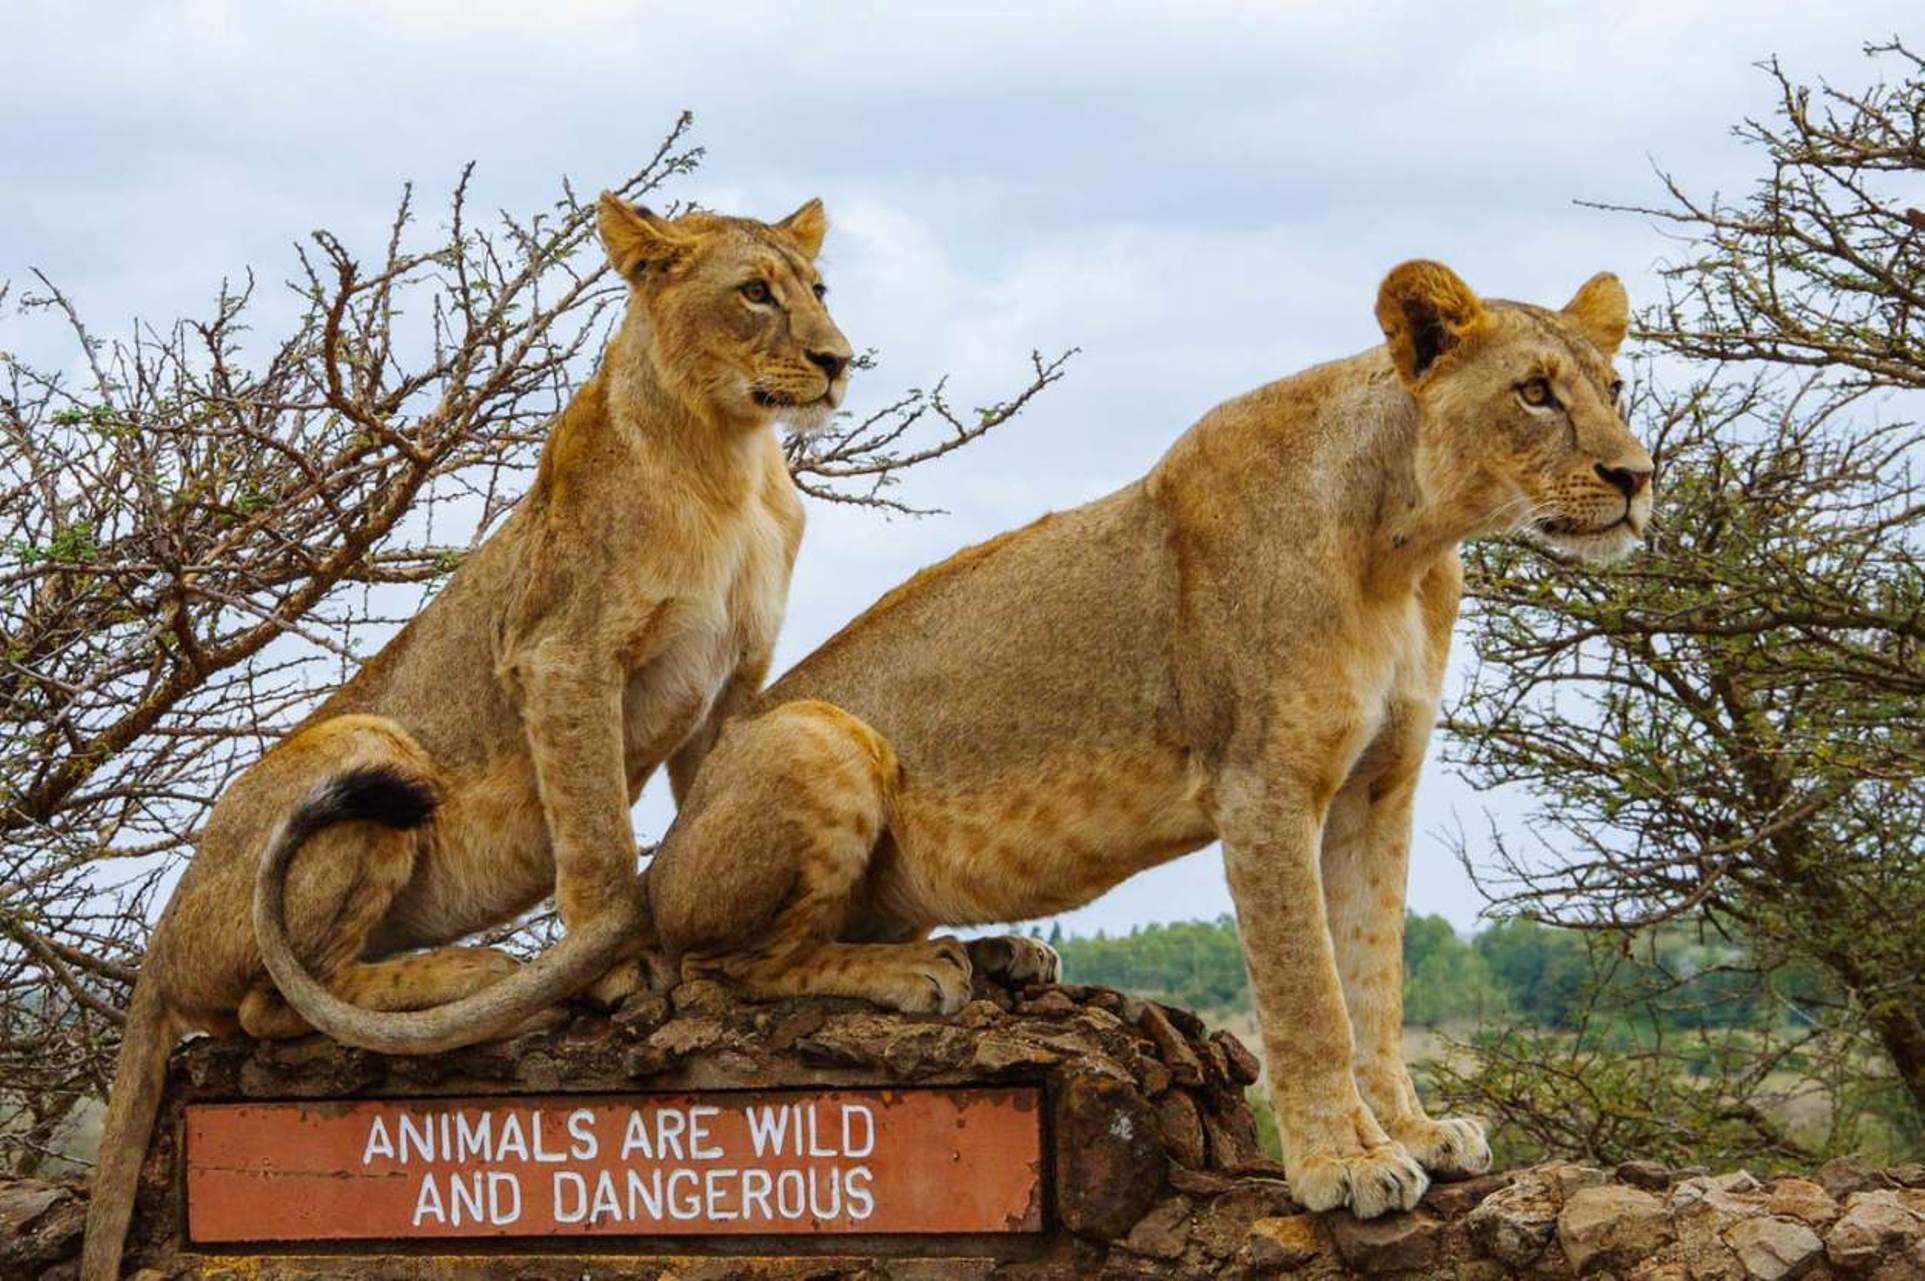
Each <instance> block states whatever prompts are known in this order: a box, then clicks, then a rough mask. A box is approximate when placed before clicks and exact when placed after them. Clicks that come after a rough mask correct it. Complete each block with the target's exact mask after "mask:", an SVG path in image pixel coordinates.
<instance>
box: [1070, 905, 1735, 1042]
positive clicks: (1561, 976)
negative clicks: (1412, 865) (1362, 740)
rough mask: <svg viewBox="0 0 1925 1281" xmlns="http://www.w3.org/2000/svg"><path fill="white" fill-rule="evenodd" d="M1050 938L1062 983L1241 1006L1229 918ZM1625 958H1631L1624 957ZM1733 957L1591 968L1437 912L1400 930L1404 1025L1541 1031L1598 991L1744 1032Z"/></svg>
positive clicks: (1668, 949) (1510, 931)
mask: <svg viewBox="0 0 1925 1281" xmlns="http://www.w3.org/2000/svg"><path fill="white" fill-rule="evenodd" d="M1050 942H1051V943H1052V944H1054V945H1055V947H1056V949H1057V951H1059V952H1061V953H1062V956H1063V972H1064V977H1065V978H1066V979H1067V980H1068V981H1070V982H1073V983H1097V984H1101V985H1103V986H1105V987H1116V988H1122V989H1123V990H1125V991H1129V992H1135V993H1139V994H1141V995H1144V996H1150V997H1154V998H1155V999H1157V1000H1161V1001H1166V1002H1168V1003H1170V1004H1173V1005H1184V1006H1189V1007H1192V1008H1195V1009H1200V1010H1205V1011H1230V1010H1246V1011H1247V1010H1248V1009H1249V1008H1250V989H1249V980H1248V978H1247V976H1246V974H1245V972H1244V968H1243V952H1242V949H1241V947H1240V945H1239V943H1238V941H1237V928H1236V922H1235V921H1234V920H1233V919H1232V918H1231V917H1229V916H1221V917H1218V918H1217V919H1216V920H1214V921H1183V922H1177V923H1172V924H1167V925H1146V926H1141V927H1139V928H1137V929H1133V930H1131V931H1130V932H1129V933H1128V934H1122V935H1116V936H1110V935H1107V934H1104V933H1101V932H1099V933H1097V934H1095V935H1094V936H1089V937H1083V936H1074V937H1072V936H1065V935H1064V934H1063V933H1062V931H1061V930H1060V928H1059V929H1057V930H1055V931H1053V932H1052V934H1051V937H1050ZM1632 952H1635V953H1636V956H1635V957H1634V956H1633V955H1632V954H1631V953H1632ZM1736 952H1737V949H1735V948H1734V947H1732V946H1731V945H1729V944H1709V943H1705V942H1703V941H1702V940H1699V939H1697V937H1696V936H1695V935H1694V934H1692V933H1691V932H1690V931H1688V930H1682V929H1680V930H1676V931H1671V932H1667V933H1665V934H1662V935H1658V936H1655V938H1653V937H1650V936H1647V937H1646V939H1645V940H1644V942H1643V944H1642V945H1641V946H1640V947H1638V948H1636V949H1631V950H1628V951H1626V952H1625V953H1624V954H1622V955H1619V956H1614V957H1612V958H1611V959H1610V961H1609V963H1608V964H1602V965H1601V964H1600V963H1599V961H1598V958H1597V957H1595V956H1594V955H1593V953H1592V951H1591V948H1590V944H1589V942H1588V941H1587V940H1586V938H1585V937H1584V936H1583V935H1581V934H1578V933H1576V932H1573V931H1570V930H1561V929H1554V928H1551V927H1548V926H1543V925H1538V924H1535V923H1533V922H1530V921H1522V920H1519V921H1505V922H1501V923H1499V924H1495V925H1492V926H1489V927H1488V928H1486V929H1484V930H1482V931H1480V932H1479V933H1477V934H1475V935H1473V936H1472V937H1470V938H1465V937H1464V936H1462V935H1460V934H1458V933H1457V932H1456V931H1455V930H1454V929H1452V928H1451V925H1450V922H1448V921H1446V920H1445V919H1444V918H1443V917H1441V916H1424V915H1419V914H1417V913H1414V912H1413V913H1411V914H1410V915H1409V916H1408V917H1406V918H1405V922H1404V1021H1405V1022H1406V1023H1407V1024H1411V1025H1413V1026H1422V1027H1436V1026H1439V1025H1442V1024H1464V1023H1476V1022H1482V1021H1484V1020H1486V1019H1493V1020H1501V1021H1504V1022H1512V1023H1530V1024H1536V1025H1539V1026H1543V1027H1550V1028H1559V1027H1570V1026H1573V1025H1574V1024H1575V1023H1576V1022H1577V1021H1578V1019H1579V1017H1580V1015H1581V1013H1582V1011H1583V1009H1584V1008H1585V1007H1586V1006H1588V1005H1589V1004H1590V1003H1591V1002H1592V1001H1593V1000H1594V999H1595V998H1596V996H1597V995H1598V992H1599V984H1600V983H1602V984H1604V985H1605V986H1606V987H1607V988H1608V989H1609V990H1610V992H1611V994H1612V995H1613V996H1614V997H1615V998H1617V999H1618V1001H1619V1002H1620V1003H1625V1002H1626V1001H1627V999H1629V1000H1631V1001H1634V1002H1635V1003H1636V1004H1638V1005H1639V1006H1640V1007H1641V1008H1642V1009H1644V1010H1647V1011H1648V1012H1649V1014H1650V1016H1651V1017H1654V1018H1658V1019H1661V1020H1662V1021H1663V1022H1664V1023H1665V1024H1666V1025H1668V1026H1675V1027H1733V1026H1748V1025H1753V1024H1755V1023H1756V1022H1757V1021H1758V1020H1760V1019H1764V1018H1768V1017H1771V1015H1770V1014H1769V1012H1768V1011H1769V1006H1768V1005H1767V1003H1766V1002H1765V1001H1764V999H1763V994H1762V993H1761V992H1759V991H1758V990H1757V989H1756V987H1755V984H1746V983H1740V982H1737V981H1735V976H1734V975H1732V974H1731V973H1729V972H1728V971H1727V969H1725V968H1724V967H1723V963H1724V962H1725V961H1728V960H1729V959H1731V957H1732V956H1733V955H1734V954H1735V953H1736Z"/></svg>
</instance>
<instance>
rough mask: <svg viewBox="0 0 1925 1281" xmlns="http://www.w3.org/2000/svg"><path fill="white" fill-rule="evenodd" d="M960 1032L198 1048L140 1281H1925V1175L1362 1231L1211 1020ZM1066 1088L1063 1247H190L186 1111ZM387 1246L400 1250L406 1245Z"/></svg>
mask: <svg viewBox="0 0 1925 1281" xmlns="http://www.w3.org/2000/svg"><path fill="white" fill-rule="evenodd" d="M977 998H978V999H977V1000H975V1001H974V1002H973V1003H972V1004H970V1005H969V1006H968V1007H967V1008H965V1009H964V1010H963V1011H962V1013H961V1014H959V1015H957V1016H956V1017H954V1018H950V1019H940V1018H924V1017H909V1016H900V1015H892V1014H884V1013H879V1012H877V1011H875V1010H873V1009H871V1008H869V1007H867V1006H861V1005H857V1004H852V1003H839V1002H828V1001H808V1002H802V1001H794V1002H782V1003H776V1004H766V1005H741V1004H734V1003H731V1002H729V1001H727V1000H726V999H724V997H723V996H722V994H721V993H720V992H719V991H718V990H716V989H714V988H713V987H710V986H708V985H704V984H691V985H687V986H685V987H684V988H682V989H680V990H678V992H677V993H676V995H675V999H674V1001H673V1002H670V1001H668V1000H665V999H664V998H662V997H659V996H642V997H637V998H634V999H632V1000H631V1001H630V1002H629V1003H628V1004H627V1005H626V1006H624V1007H623V1008H622V1009H621V1010H619V1011H617V1012H616V1013H615V1014H613V1015H612V1016H609V1015H599V1014H592V1013H585V1012H583V1013H577V1014H575V1015H573V1016H572V1017H571V1018H569V1019H568V1020H566V1021H564V1022H562V1023H561V1024H560V1025H559V1026H557V1027H555V1028H553V1029H551V1030H549V1031H546V1032H543V1033H539V1034H534V1035H530V1036H525V1037H522V1038H519V1039H517V1040H515V1041H511V1042H507V1043H503V1044H500V1045H492V1046H482V1047H476V1048H472V1049H469V1050H465V1051H461V1052H457V1053H454V1054H448V1055H442V1056H437V1057H435V1058H431V1059H405V1058H384V1057H381V1056H378V1055H372V1054H367V1053H364V1052H361V1051H357V1050H350V1049H345V1048H342V1047H340V1046H336V1045H333V1044H331V1043H329V1042H326V1041H323V1040H320V1039H318V1038H317V1039H311V1040H306V1041H300V1042H292V1043H283V1044H273V1045H267V1044H263V1045H254V1044H247V1043H235V1042H218V1041H210V1040H200V1041H195V1042H192V1043H190V1044H188V1045H186V1046H184V1047H183V1048H182V1049H181V1050H180V1051H179V1052H178V1053H177V1054H176V1056H175V1059H174V1063H173V1066H172V1074H171V1079H170V1085H169V1093H168V1102H167V1105H166V1109H165V1111H164V1113H163V1116H162V1121H161V1127H160V1133H159V1136H158V1139H157V1142H156V1144H155V1147H154V1149H153V1151H152V1152H151V1153H150V1156H149V1160H148V1163H147V1166H146V1169H145V1171H144V1174H143V1181H142V1193H141V1202H140V1211H139V1217H138V1220H137V1223H136V1227H135V1231H134V1236H133V1242H132V1246H131V1249H130V1270H131V1269H134V1268H138V1269H144V1274H143V1281H158V1279H159V1278H171V1277H199V1276H205V1277H242V1276H246V1277H250V1278H255V1277H258V1278H323V1277H326V1278H339V1277H349V1276H355V1277H365V1276H382V1277H419V1278H429V1277H434V1278H477V1279H479V1278H489V1279H491V1281H492V1279H506V1278H526V1279H528V1281H533V1279H535V1278H542V1279H544V1281H547V1279H550V1278H561V1277H571V1278H572V1277H594V1278H598V1279H599V1278H669V1277H675V1278H687V1279H690V1281H697V1279H710V1278H712V1279H716V1281H719V1279H720V1278H736V1277H771V1278H798V1279H799V1278H805V1277H806V1278H813V1279H821V1281H827V1279H830V1278H851V1279H853V1278H864V1279H865V1281H880V1279H882V1278H904V1279H908V1278H929V1279H933V1278H965V1277H966V1278H1007V1279H1008V1281H1068V1279H1069V1278H1086V1277H1114V1278H1130V1277H1141V1278H1173V1277H1185V1278H1188V1277H1226V1278H1258V1277H1273V1276H1292V1277H1301V1278H1305V1281H1316V1279H1322V1278H1336V1277H1352V1276H1373V1277H1377V1276H1381V1277H1400V1278H1411V1279H1416V1278H1425V1279H1429V1278H1450V1279H1451V1281H1497V1279H1498V1278H1505V1277H1519V1278H1525V1277H1528V1278H1533V1279H1535V1281H1554V1279H1556V1278H1565V1277H1579V1276H1584V1277H1611V1278H1622V1279H1624V1281H1632V1279H1634V1278H1635V1279H1637V1281H1744V1279H1746V1278H1757V1279H1761V1281H1775V1279H1776V1278H1784V1277H1805V1278H1812V1279H1814V1281H1822V1279H1824V1278H1832V1277H1836V1278H1870V1279H1873V1281H1905V1279H1909V1278H1925V1169H1921V1168H1919V1167H1903V1168H1898V1169H1894V1170H1885V1171H1880V1170H1873V1169H1869V1168H1866V1167H1864V1166H1862V1165H1858V1164H1854V1163H1850V1162H1839V1163H1833V1164H1832V1165H1830V1166H1827V1167H1825V1168H1824V1169H1822V1170H1819V1171H1817V1172H1815V1174H1814V1175H1813V1177H1811V1178H1790V1177H1782V1178H1778V1179H1775V1180H1772V1181H1769V1182H1761V1181H1759V1180H1757V1179H1754V1178H1752V1177H1751V1176H1750V1175H1748V1174H1745V1173H1743V1172H1738V1173H1732V1174H1724V1175H1718V1176H1711V1175H1707V1174H1705V1173H1703V1172H1692V1171H1667V1170H1664V1169H1662V1168H1660V1167H1656V1166H1652V1165H1645V1164H1636V1163H1634V1164H1632V1165H1628V1166H1624V1167H1620V1168H1618V1169H1617V1170H1612V1171H1606V1170H1597V1169H1589V1168H1585V1167H1582V1166H1577V1165H1546V1166H1539V1167H1535V1168H1532V1169H1527V1170H1520V1171H1513V1172H1510V1173H1506V1174H1501V1175H1491V1176H1486V1177H1484V1178H1480V1179H1475V1180H1471V1181H1468V1182H1461V1183H1456V1184H1441V1185H1438V1186H1436V1187H1434V1188H1432V1189H1431V1191H1430V1193H1429V1194H1428V1195H1427V1196H1426V1197H1425V1199H1424V1201H1423V1203H1422V1204H1421V1205H1420V1206H1419V1207H1418V1209H1417V1210H1416V1211H1415V1212H1413V1213H1411V1214H1405V1215H1396V1216H1390V1217H1388V1218H1384V1219H1379V1220H1376V1221H1373V1222H1370V1223H1360V1222H1357V1221H1355V1220H1353V1219H1351V1218H1350V1217H1349V1216H1347V1215H1344V1214H1329V1215H1310V1214H1306V1213H1304V1212H1303V1211H1302V1209H1301V1207H1299V1206H1297V1205H1296V1204H1295V1203H1294V1202H1293V1201H1292V1200H1291V1198H1290V1194H1289V1189H1288V1188H1287V1186H1286V1185H1285V1184H1284V1182H1283V1179H1282V1170H1281V1169H1280V1168H1279V1167H1277V1166H1276V1165H1274V1164H1273V1163H1271V1162H1269V1161H1267V1160H1266V1159H1265V1158H1264V1157H1263V1156H1262V1154H1261V1152H1260V1150H1259V1148H1258V1144H1257V1138H1256V1128H1255V1124H1254V1122H1253V1119H1252V1117H1251V1114H1250V1111H1249V1109H1248V1107H1247V1106H1246V1104H1245V1102H1244V1091H1245V1089H1246V1087H1247V1086H1248V1085H1249V1084H1250V1083H1251V1082H1252V1081H1254V1080H1255V1078H1256V1073H1257V1063H1256V1061H1255V1059H1254V1058H1253V1057H1252V1056H1251V1055H1250V1053H1249V1052H1248V1051H1247V1050H1246V1049H1245V1048H1244V1047H1243V1046H1242V1045H1240V1044H1239V1043H1238V1042H1237V1041H1236V1040H1235V1039H1234V1038H1233V1037H1231V1036H1229V1035H1228V1034H1227V1033H1223V1032H1211V1031H1209V1030H1208V1029H1206V1028H1205V1027H1204V1026H1203V1024H1202V1023H1201V1022H1200V1021H1199V1020H1197V1019H1196V1017H1195V1016H1194V1015H1191V1014H1189V1013H1188V1012H1186V1011H1183V1010H1177V1009H1171V1008H1168V1007H1164V1006H1159V1005H1156V1004H1153V1003H1149V1002H1144V1001H1140V1000H1136V999H1134V998H1131V997H1127V996H1124V995H1122V994H1120V993H1117V992H1112V991H1108V990H1105V989H1098V988H1079V987H1068V986H1065V987H1050V988H1041V989H1034V990H1029V991H1007V990H1004V989H1002V988H1000V987H997V986H994V985H989V984H981V983H979V985H978V989H977ZM1011 1083H1026V1084H1040V1085H1042V1086H1044V1087H1045V1089H1046V1091H1047V1097H1048V1100H1049V1112H1048V1126H1047V1162H1046V1163H1047V1165H1048V1167H1049V1168H1048V1177H1049V1182H1050V1186H1051V1192H1050V1206H1049V1212H1048V1217H1047V1224H1048V1230H1047V1231H1046V1232H1044V1233H1042V1234H1039V1235H1027V1236H1023V1237H1018V1238H1008V1237H999V1238H979V1239H977V1238H946V1237H945V1238H902V1237H891V1238H882V1237H877V1238H866V1239H865V1238H853V1237H836V1238H812V1239H806V1240H805V1239H800V1238H784V1239H781V1240H780V1241H770V1240H766V1239H765V1240H762V1241H757V1240H755V1239H740V1240H736V1241H734V1242H729V1243H717V1242H716V1241H715V1240H713V1239H709V1240H700V1241H697V1240H678V1239H673V1238H658V1237H650V1238H623V1239H618V1240H613V1241H598V1242H592V1243H591V1242H587V1241H581V1240H571V1241H567V1242H552V1243H527V1242H521V1243H516V1244H513V1245H505V1246H497V1247H487V1246H483V1247H470V1246H466V1245H463V1246H461V1247H459V1248H458V1249H457V1248H456V1247H453V1246H451V1245H450V1244H449V1243H447V1242H442V1243H440V1244H438V1245H435V1246H433V1247H432V1248H428V1249H408V1248H406V1247H393V1248H392V1252H390V1253H376V1254H370V1253H369V1252H368V1251H366V1250H365V1249H363V1250H359V1251H354V1252H347V1251H341V1252H334V1253H329V1252H323V1251H310V1252H306V1253H285V1252H281V1251H280V1250H276V1251H268V1252H261V1251H252V1252H240V1251H235V1252H229V1253H201V1252H196V1251H194V1250H192V1249H191V1248H188V1247H186V1246H185V1245H183V1244H182V1242H181V1240H180V1228H179V1225H180V1223H181V1222H182V1206H181V1200H180V1197H181V1193H180V1188H179V1180H178V1178H177V1176H176V1165H177V1158H178V1156H179V1151H178V1147H179V1132H180V1131H179V1118H180V1113H181V1109H182V1108H183V1107H184V1106H186V1105H187V1104H188V1103H192V1102H199V1101H214V1100H226V1101H233V1100H266V1099H346V1098H381V1097H397V1096H400V1097H407V1096H432V1095H437V1094H444V1095H455V1094H461V1095H468V1094H493V1095H502V1096H512V1095H517V1094H530V1095H532V1094H550V1093H555V1092H564V1091H566V1092H583V1093H590V1092H634V1091H643V1090H646V1091H657V1090H702V1089H741V1088H768V1087H776V1086H813V1085H821V1086H857V1087H860V1086H876V1085H985V1084H1011ZM83 1211H84V1201H83V1192H82V1189H81V1188H79V1187H78V1186H75V1185H72V1184H60V1183H38V1182H34V1181H24V1180H21V1181H13V1182H4V1181H0V1277H6V1278H11V1277H21V1278H49V1279H51V1278H60V1277H66V1276H70V1275H72V1268H73V1262H72V1260H73V1256H74V1253H75V1251H76V1250H77V1248H78V1235H79V1227H80V1221H81V1217H82V1214H83ZM383 1248H387V1247H383Z"/></svg>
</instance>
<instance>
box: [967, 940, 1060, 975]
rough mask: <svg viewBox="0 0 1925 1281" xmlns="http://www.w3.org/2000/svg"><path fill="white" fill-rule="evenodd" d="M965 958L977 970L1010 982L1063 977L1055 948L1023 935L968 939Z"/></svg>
mask: <svg viewBox="0 0 1925 1281" xmlns="http://www.w3.org/2000/svg"><path fill="white" fill-rule="evenodd" d="M969 959H970V962H971V963H972V964H973V965H974V966H975V967H976V971H977V973H979V974H986V975H989V976H991V977H994V978H1000V979H1003V980H1005V981H1007V982H1010V983H1018V984H1022V983H1055V982H1057V981H1058V980H1060V979H1061V978H1062V976H1063V958H1062V957H1060V956H1058V955H1057V954H1056V949H1055V948H1053V947H1051V946H1050V945H1049V944H1047V943H1045V942H1043V941H1042V940H1041V939H1033V938H1030V937H1028V936H1027V935H1023V934H996V935H992V936H990V937H988V938H979V939H971V940H969Z"/></svg>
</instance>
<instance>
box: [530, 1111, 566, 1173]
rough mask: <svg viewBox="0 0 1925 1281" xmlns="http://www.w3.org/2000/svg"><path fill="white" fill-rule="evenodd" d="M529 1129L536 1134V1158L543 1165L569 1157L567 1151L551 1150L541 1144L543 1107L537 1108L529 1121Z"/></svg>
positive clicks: (557, 1162)
mask: <svg viewBox="0 0 1925 1281" xmlns="http://www.w3.org/2000/svg"><path fill="white" fill-rule="evenodd" d="M529 1131H530V1133H532V1134H533V1135H534V1136H535V1160H537V1161H540V1162H541V1163H542V1164H543V1165H558V1164H560V1163H561V1162H563V1161H566V1160H567V1159H568V1154H567V1153H566V1152H549V1151H546V1150H544V1149H543V1148H542V1146H541V1109H540V1108H536V1109H535V1115H534V1118H533V1119H532V1120H531V1121H530V1122H529Z"/></svg>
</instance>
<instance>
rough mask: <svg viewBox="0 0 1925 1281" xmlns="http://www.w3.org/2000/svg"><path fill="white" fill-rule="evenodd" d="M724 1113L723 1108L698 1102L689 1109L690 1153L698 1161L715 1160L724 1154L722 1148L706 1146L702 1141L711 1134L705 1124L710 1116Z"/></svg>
mask: <svg viewBox="0 0 1925 1281" xmlns="http://www.w3.org/2000/svg"><path fill="white" fill-rule="evenodd" d="M720 1115H722V1109H721V1108H712V1107H709V1106H708V1105H707V1104H698V1105H696V1106H695V1107H692V1108H690V1109H689V1110H688V1154H689V1156H691V1157H692V1158H694V1159H695V1160H697V1161H713V1160H715V1159H716V1158H717V1157H720V1156H723V1155H724V1153H723V1151H722V1149H721V1148H717V1147H710V1148H704V1147H703V1146H702V1143H703V1141H704V1140H706V1139H707V1138H708V1136H709V1132H708V1127H707V1126H706V1125H705V1124H703V1122H705V1121H706V1120H707V1119H708V1118H709V1117H712V1116H720Z"/></svg>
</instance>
